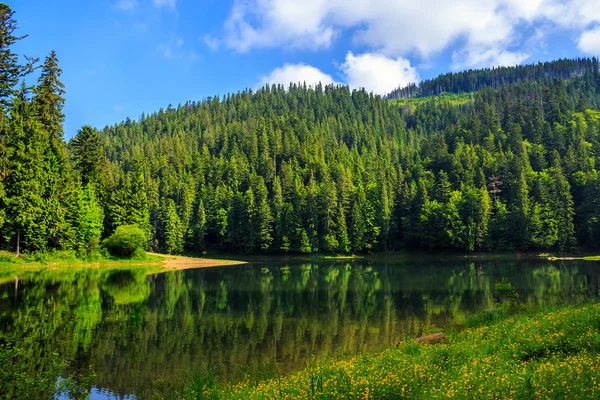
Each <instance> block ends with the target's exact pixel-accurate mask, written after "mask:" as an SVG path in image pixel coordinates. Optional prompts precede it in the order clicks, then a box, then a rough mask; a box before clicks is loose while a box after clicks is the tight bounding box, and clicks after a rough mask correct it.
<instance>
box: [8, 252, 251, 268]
mask: <svg viewBox="0 0 600 400" xmlns="http://www.w3.org/2000/svg"><path fill="white" fill-rule="evenodd" d="M147 254H148V258H147V259H146V260H128V259H121V260H119V259H117V260H111V259H106V260H99V261H85V260H72V259H69V260H64V261H61V260H52V261H47V262H44V261H33V262H25V261H23V262H21V261H17V262H15V263H8V262H7V263H0V272H1V271H3V270H4V271H7V270H10V271H15V270H21V271H35V270H47V271H59V270H67V269H101V268H148V267H150V268H151V269H152V270H153V272H154V271H155V272H169V271H179V270H186V269H197V268H215V267H225V266H233V265H242V264H247V262H246V261H238V260H223V259H212V258H201V257H186V256H176V255H169V254H158V253H147Z"/></svg>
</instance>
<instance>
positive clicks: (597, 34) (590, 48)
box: [577, 26, 600, 55]
mask: <svg viewBox="0 0 600 400" xmlns="http://www.w3.org/2000/svg"><path fill="white" fill-rule="evenodd" d="M577 48H579V50H581V51H582V52H583V53H588V54H592V55H598V54H600V26H598V27H596V28H595V29H592V30H589V31H585V32H583V34H582V35H581V37H580V38H579V43H577Z"/></svg>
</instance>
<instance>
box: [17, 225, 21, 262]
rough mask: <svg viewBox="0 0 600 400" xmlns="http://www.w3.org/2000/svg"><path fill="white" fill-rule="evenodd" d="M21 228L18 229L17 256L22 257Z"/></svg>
mask: <svg viewBox="0 0 600 400" xmlns="http://www.w3.org/2000/svg"><path fill="white" fill-rule="evenodd" d="M20 247H21V230H20V229H17V257H21V249H20Z"/></svg>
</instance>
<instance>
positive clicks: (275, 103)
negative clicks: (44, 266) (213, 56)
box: [0, 4, 600, 257]
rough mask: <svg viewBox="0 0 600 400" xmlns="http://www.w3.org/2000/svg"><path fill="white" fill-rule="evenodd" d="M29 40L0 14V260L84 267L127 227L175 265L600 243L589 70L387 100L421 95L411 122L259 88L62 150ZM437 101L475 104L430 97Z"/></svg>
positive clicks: (323, 95) (370, 108)
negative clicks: (259, 255)
mask: <svg viewBox="0 0 600 400" xmlns="http://www.w3.org/2000/svg"><path fill="white" fill-rule="evenodd" d="M19 40H27V39H26V38H23V34H22V33H20V32H19V30H18V25H17V21H16V19H15V16H14V12H13V11H12V10H11V9H10V8H9V7H8V6H7V5H6V4H1V5H0V105H1V109H2V111H1V113H0V155H1V156H0V232H1V235H0V247H1V248H2V249H6V250H10V251H16V252H17V253H18V252H19V251H28V252H44V251H48V250H54V249H56V250H71V251H75V252H77V253H78V254H79V255H81V256H82V257H85V256H89V255H91V254H93V253H94V252H95V251H96V250H97V249H98V248H99V246H100V243H101V241H102V240H103V239H104V238H106V237H108V236H109V235H110V234H111V233H113V232H114V231H115V229H116V228H117V227H119V226H125V225H137V226H139V227H140V228H141V229H142V230H143V231H144V232H145V234H146V235H147V238H148V245H149V247H151V248H152V249H154V250H157V251H160V252H166V253H179V252H182V251H184V250H187V251H195V252H199V251H204V250H211V251H222V252H228V251H233V252H246V253H250V252H274V253H282V252H294V253H298V252H300V253H314V252H331V253H356V252H376V251H393V250H404V249H406V250H434V249H435V250H456V251H464V252H471V251H501V250H519V251H526V250H553V251H574V250H577V249H594V248H597V247H598V246H599V244H600V240H599V239H600V204H599V197H600V174H599V172H598V170H597V169H596V167H597V166H600V112H599V111H598V110H599V109H600V75H599V73H598V63H597V60H596V59H580V60H559V61H555V62H549V63H545V64H541V65H540V64H538V65H530V66H519V67H515V68H501V69H495V70H473V71H466V72H463V73H460V74H448V75H443V76H441V77H440V78H437V79H434V80H431V81H426V82H424V83H422V84H421V85H420V86H410V87H408V88H402V89H398V90H397V91H395V92H394V93H392V94H391V95H390V96H388V97H389V98H394V97H421V99H420V100H421V102H420V103H419V105H418V106H417V107H414V108H410V109H407V108H405V107H398V106H396V105H394V103H393V102H388V100H387V97H385V98H384V97H381V96H376V95H373V94H370V93H367V92H366V91H364V90H350V89H349V88H348V87H346V86H334V85H329V86H321V85H317V86H315V87H307V86H306V85H290V86H289V87H283V86H270V87H269V86H267V87H264V88H262V89H260V90H258V91H256V92H254V91H251V90H245V91H242V92H239V93H236V94H228V95H226V96H222V97H220V96H217V97H212V98H207V99H204V100H201V101H199V102H188V103H185V104H183V105H179V106H176V107H173V106H168V107H167V108H165V109H161V110H159V111H157V112H155V113H152V114H148V115H146V114H144V115H142V116H141V117H140V118H139V119H137V120H129V119H128V120H126V121H123V122H121V123H117V124H115V125H111V126H107V127H106V128H104V129H102V130H98V129H95V128H93V127H90V126H84V127H82V128H81V129H80V130H78V132H77V133H76V134H75V135H74V136H73V138H72V139H70V140H69V142H68V143H66V141H65V139H64V134H65V133H64V132H63V128H62V126H63V120H64V115H63V111H62V109H63V103H64V98H65V91H64V87H63V85H62V83H61V81H60V77H61V69H60V64H59V61H58V57H57V55H56V54H55V53H54V52H52V53H51V54H49V55H48V56H47V57H46V58H45V60H36V59H26V60H25V61H24V62H22V61H21V60H22V58H21V57H19V56H18V55H17V54H15V53H14V50H13V48H14V44H15V43H16V42H18V41H19ZM34 76H35V77H37V79H34V78H32V77H34ZM442 91H444V92H449V93H463V92H473V95H472V98H471V100H469V101H468V102H463V103H461V104H453V103H452V102H446V101H443V100H440V98H438V97H436V96H431V95H437V94H440V93H441V92H442ZM425 96H430V97H427V98H426V99H422V97H425ZM423 100H425V101H423ZM72 134H73V133H69V135H72Z"/></svg>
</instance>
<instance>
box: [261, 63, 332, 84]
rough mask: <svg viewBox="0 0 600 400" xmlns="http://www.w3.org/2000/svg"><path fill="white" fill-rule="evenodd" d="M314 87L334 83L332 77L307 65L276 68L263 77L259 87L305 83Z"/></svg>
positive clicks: (286, 65)
mask: <svg viewBox="0 0 600 400" xmlns="http://www.w3.org/2000/svg"><path fill="white" fill-rule="evenodd" d="M305 82H306V84H307V85H314V84H316V83H319V82H320V83H322V84H323V85H327V84H330V83H334V80H333V78H332V77H331V75H327V74H325V73H323V72H321V71H320V70H319V69H317V68H315V67H313V66H310V65H305V64H302V63H300V64H285V65H284V66H283V67H279V68H275V69H274V70H273V71H272V72H271V73H270V74H269V75H267V76H263V77H262V78H261V80H260V82H259V84H258V86H264V85H267V84H281V85H284V86H285V87H287V86H288V85H289V84H290V83H301V84H303V83H305Z"/></svg>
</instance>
